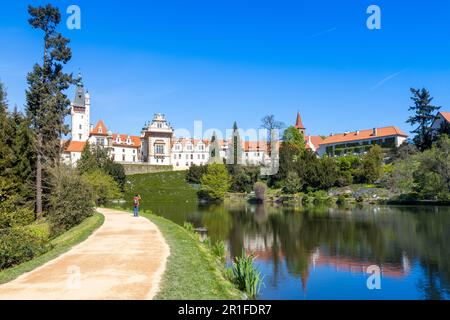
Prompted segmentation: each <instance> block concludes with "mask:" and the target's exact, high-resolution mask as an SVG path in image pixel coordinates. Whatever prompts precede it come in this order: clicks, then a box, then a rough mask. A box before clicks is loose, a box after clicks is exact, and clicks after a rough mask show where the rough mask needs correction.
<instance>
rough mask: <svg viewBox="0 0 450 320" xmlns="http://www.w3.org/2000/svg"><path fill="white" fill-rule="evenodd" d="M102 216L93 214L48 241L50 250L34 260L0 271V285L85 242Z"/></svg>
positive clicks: (98, 224)
mask: <svg viewBox="0 0 450 320" xmlns="http://www.w3.org/2000/svg"><path fill="white" fill-rule="evenodd" d="M104 219H105V218H104V217H103V215H101V214H100V213H96V214H94V215H93V216H92V217H89V218H87V219H86V220H84V221H83V222H82V223H80V224H79V225H78V226H76V227H74V228H72V229H70V230H69V231H67V232H64V233H63V234H61V235H60V236H58V237H56V238H55V239H53V240H51V241H50V244H51V247H52V249H51V250H50V251H47V252H46V253H44V254H42V255H40V256H38V257H36V258H34V259H33V260H30V261H27V262H24V263H22V264H19V265H17V266H15V267H12V268H8V269H5V270H3V271H0V284H2V283H6V282H9V281H12V280H14V279H15V278H17V277H18V276H20V275H21V274H23V273H26V272H30V271H32V270H33V269H36V268H37V267H39V266H41V265H43V264H45V263H46V262H48V261H50V260H53V259H55V258H57V257H58V256H60V255H61V254H63V253H65V252H67V251H69V250H70V249H71V248H72V247H74V246H75V245H77V244H79V243H80V242H82V241H84V240H86V239H87V238H88V237H89V236H90V235H91V234H92V233H93V232H94V231H95V230H96V229H98V228H99V227H100V226H101V225H102V224H103V221H104Z"/></svg>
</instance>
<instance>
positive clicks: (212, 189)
mask: <svg viewBox="0 0 450 320" xmlns="http://www.w3.org/2000/svg"><path fill="white" fill-rule="evenodd" d="M201 183H202V186H201V189H200V192H199V196H200V197H201V198H204V199H207V200H212V201H221V200H223V199H224V197H225V193H226V192H227V191H228V189H229V188H230V176H229V175H228V171H227V168H226V166H225V165H223V164H210V165H208V170H207V173H206V174H205V175H203V177H202V178H201Z"/></svg>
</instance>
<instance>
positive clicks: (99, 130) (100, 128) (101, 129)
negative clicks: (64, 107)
mask: <svg viewBox="0 0 450 320" xmlns="http://www.w3.org/2000/svg"><path fill="white" fill-rule="evenodd" d="M80 129H81V128H80ZM98 133H103V128H102V127H98Z"/></svg>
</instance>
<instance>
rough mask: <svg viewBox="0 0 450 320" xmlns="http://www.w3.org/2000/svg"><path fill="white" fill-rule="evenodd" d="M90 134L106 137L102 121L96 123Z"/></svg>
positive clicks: (105, 129)
mask: <svg viewBox="0 0 450 320" xmlns="http://www.w3.org/2000/svg"><path fill="white" fill-rule="evenodd" d="M100 128H101V130H100ZM100 131H101V132H100ZM91 134H95V135H99V136H107V135H108V129H107V128H106V126H105V124H104V123H103V121H102V120H99V121H98V122H97V125H96V126H95V128H94V129H93V130H92V131H91Z"/></svg>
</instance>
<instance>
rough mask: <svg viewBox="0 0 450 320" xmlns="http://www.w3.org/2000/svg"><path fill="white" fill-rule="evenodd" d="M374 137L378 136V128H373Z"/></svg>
mask: <svg viewBox="0 0 450 320" xmlns="http://www.w3.org/2000/svg"><path fill="white" fill-rule="evenodd" d="M372 135H373V136H375V137H376V136H377V135H378V129H377V128H373V132H372Z"/></svg>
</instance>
